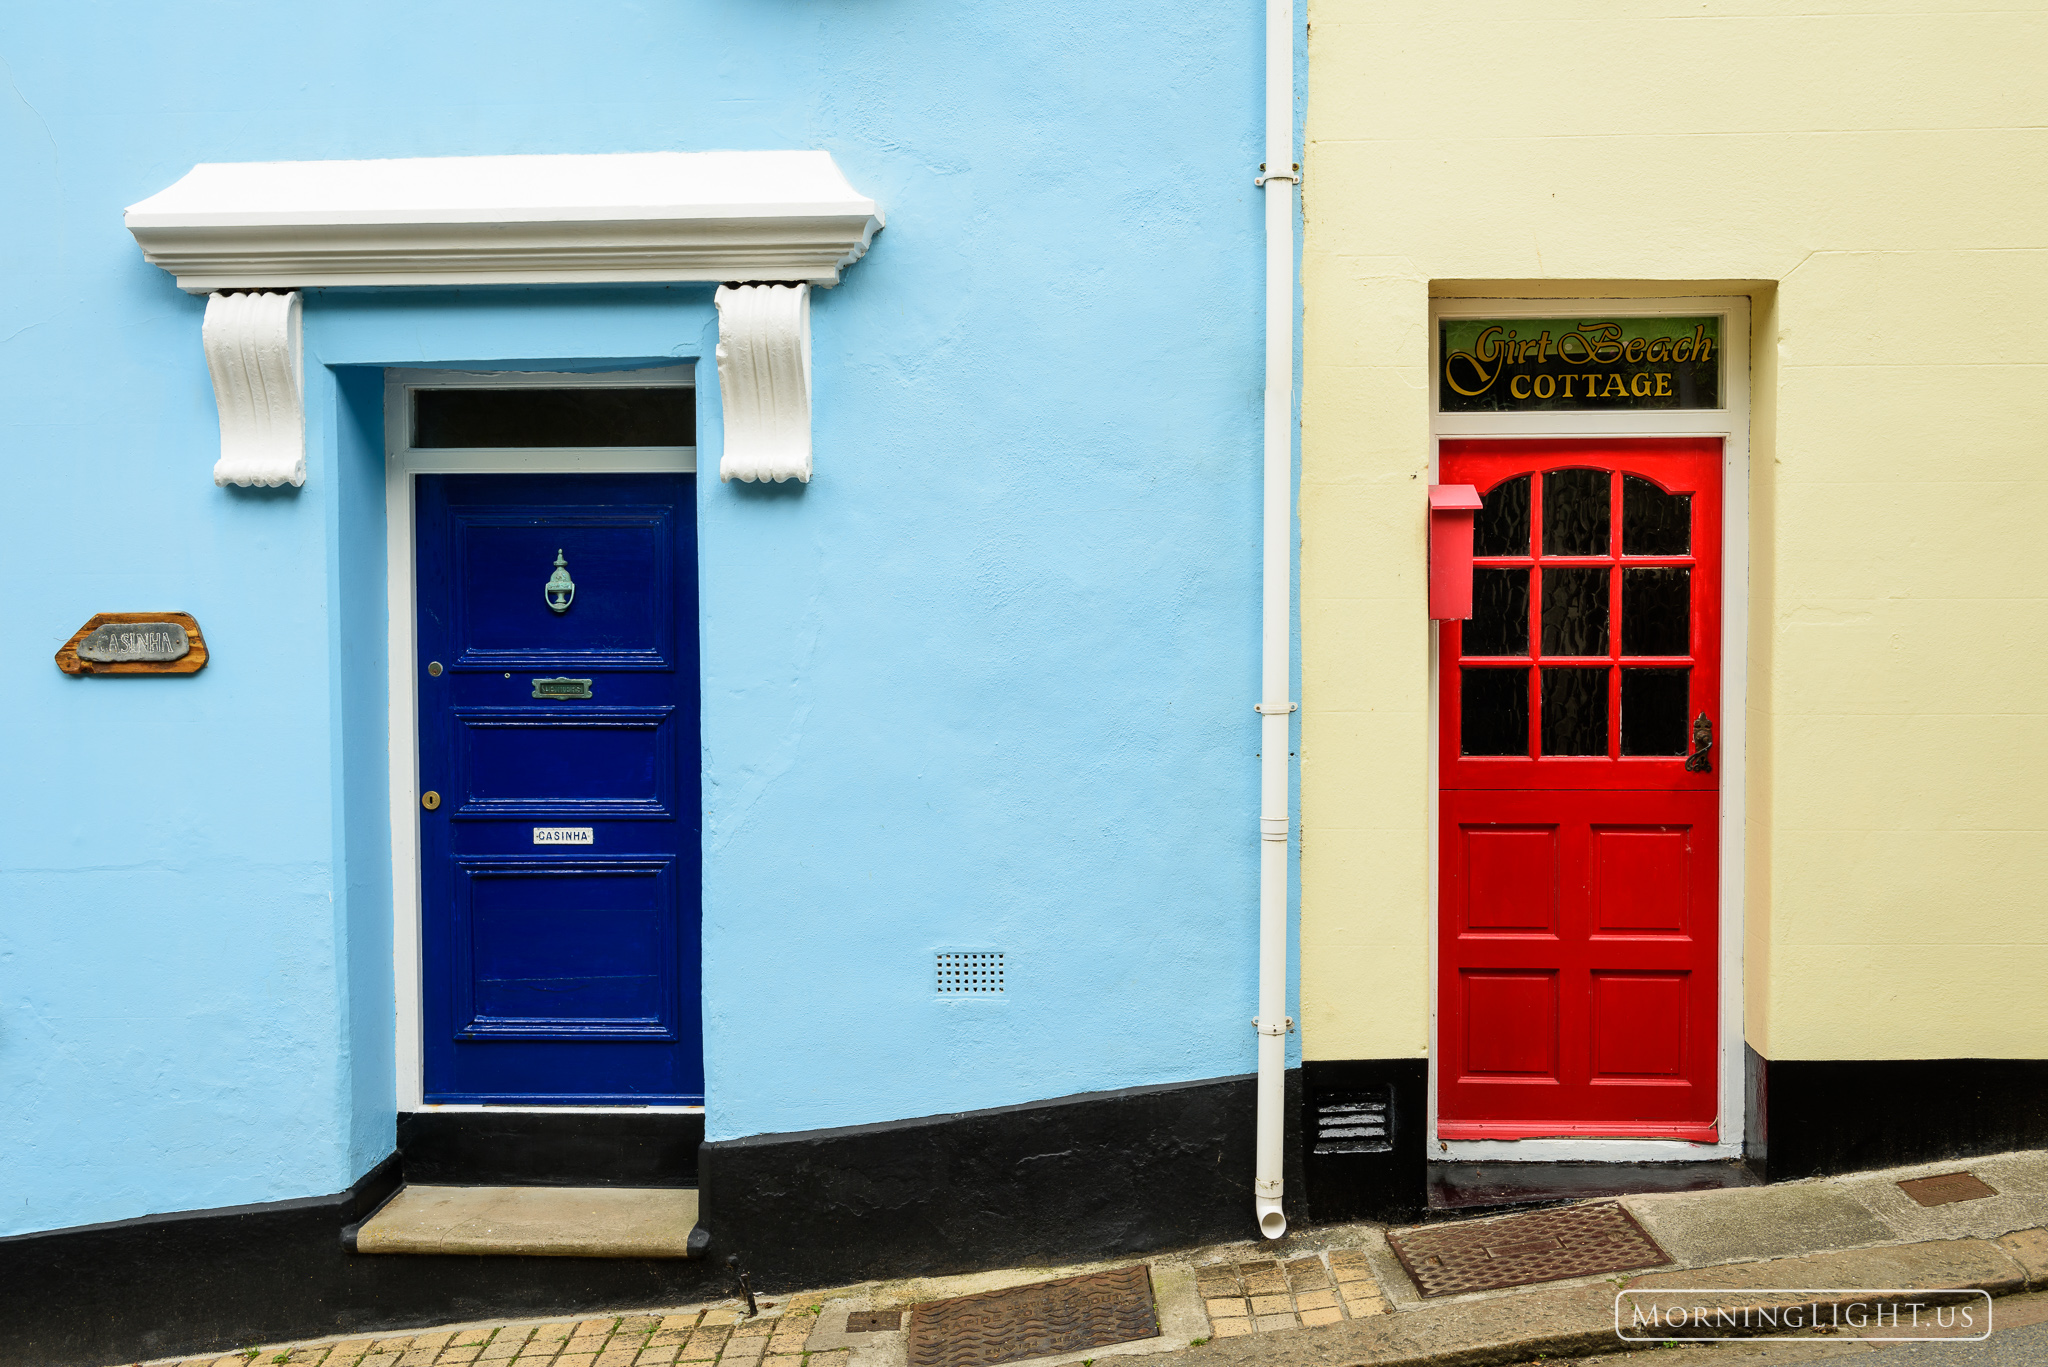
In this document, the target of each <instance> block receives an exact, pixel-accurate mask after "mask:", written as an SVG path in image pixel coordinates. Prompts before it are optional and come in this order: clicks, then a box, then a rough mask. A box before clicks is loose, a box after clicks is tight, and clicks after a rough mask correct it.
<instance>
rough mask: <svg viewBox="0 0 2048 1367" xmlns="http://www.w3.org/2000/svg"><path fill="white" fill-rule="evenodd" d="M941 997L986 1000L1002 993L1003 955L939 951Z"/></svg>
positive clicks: (996, 952)
mask: <svg viewBox="0 0 2048 1367" xmlns="http://www.w3.org/2000/svg"><path fill="white" fill-rule="evenodd" d="M938 969H939V995H940V996H942V997H985V996H988V995H990V994H992V993H998V992H1001V991H1002V990H1003V952H1002V951H1001V950H996V951H994V952H992V953H980V952H974V951H966V952H954V951H950V950H941V951H939V964H938Z"/></svg>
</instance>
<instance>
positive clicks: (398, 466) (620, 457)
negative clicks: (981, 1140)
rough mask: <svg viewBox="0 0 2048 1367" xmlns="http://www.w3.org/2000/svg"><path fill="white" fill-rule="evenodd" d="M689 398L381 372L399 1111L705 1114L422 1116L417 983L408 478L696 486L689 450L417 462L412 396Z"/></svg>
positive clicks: (554, 451) (446, 373) (659, 373)
mask: <svg viewBox="0 0 2048 1367" xmlns="http://www.w3.org/2000/svg"><path fill="white" fill-rule="evenodd" d="M528 386H531V387H544V388H548V389H569V388H593V389H618V388H636V389H637V388H643V387H648V388H651V387H663V388H670V387H673V388H682V389H693V388H695V387H696V373H695V368H694V367H692V366H688V365H680V366H662V367H659V368H651V369H645V370H626V371H619V370H612V371H603V372H599V373H595V374H587V375H586V374H556V373H547V372H541V371H530V370H528V371H471V370H398V369H390V370H386V371H385V372H384V544H385V582H386V585H387V588H388V591H389V595H390V622H391V637H390V644H389V652H388V653H389V656H390V660H391V679H390V723H389V725H390V737H391V794H390V801H391V914H392V927H391V971H392V987H393V995H394V996H395V997H396V999H397V1008H398V1030H397V1054H398V1109H399V1110H400V1111H536V1112H541V1113H544V1114H548V1115H565V1114H574V1113H577V1112H588V1111H603V1112H614V1111H683V1112H690V1111H702V1110H703V1109H704V1108H703V1107H702V1106H483V1105H475V1104H464V1105H433V1106H429V1105H427V1104H426V1101H425V1095H426V1079H425V1075H424V1066H423V1061H422V1040H421V1036H420V1031H421V1029H422V1020H423V1016H422V1004H421V993H422V984H421V981H420V971H421V970H420V916H421V906H420V822H419V753H420V748H419V669H420V666H419V653H418V648H417V640H418V637H417V632H416V627H415V622H414V614H415V610H416V606H417V603H418V597H417V593H416V590H417V585H416V584H415V583H414V581H413V542H414V535H413V476H414V475H431V474H466V475H501V474H678V473H680V474H694V473H695V472H696V469H697V449H696V448H695V447H694V446H630V447H628V446H611V447H588V448H580V447H545V448H516V449H500V448H493V449H463V450H420V449H417V448H415V447H414V446H413V444H412V404H411V402H410V393H411V391H412V390H415V389H513V388H520V387H528Z"/></svg>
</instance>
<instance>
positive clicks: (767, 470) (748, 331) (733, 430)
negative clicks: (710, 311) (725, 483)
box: [714, 285, 811, 483]
mask: <svg viewBox="0 0 2048 1367" xmlns="http://www.w3.org/2000/svg"><path fill="white" fill-rule="evenodd" d="M714 297H715V298H716V299H717V301H718V399H719V403H720V405H721V406H722V407H723V408H724V409H725V451H724V454H722V455H721V456H720V457H719V461H718V477H719V478H720V479H739V480H747V481H753V480H757V479H758V480H774V481H775V482H777V483H781V482H782V481H783V480H786V479H794V480H798V481H801V482H803V483H809V482H810V478H811V287H810V286H809V285H738V286H729V285H728V286H720V287H719V290H718V293H717V295H716V296H714Z"/></svg>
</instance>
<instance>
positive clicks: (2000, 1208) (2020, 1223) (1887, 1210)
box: [1834, 1164, 2048, 1240]
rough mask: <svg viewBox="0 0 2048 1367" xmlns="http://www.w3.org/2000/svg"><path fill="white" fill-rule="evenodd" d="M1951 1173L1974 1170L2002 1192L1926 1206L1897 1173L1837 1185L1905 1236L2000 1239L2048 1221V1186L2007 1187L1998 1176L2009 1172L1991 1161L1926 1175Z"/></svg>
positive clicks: (1961, 1165) (2008, 1185) (1949, 1166)
mask: <svg viewBox="0 0 2048 1367" xmlns="http://www.w3.org/2000/svg"><path fill="white" fill-rule="evenodd" d="M1951 1172H1968V1173H1974V1174H1976V1175H1977V1176H1978V1177H1980V1178H1982V1179H1984V1180H1985V1181H1986V1182H1988V1183H1990V1185H1991V1186H1992V1187H1993V1188H1995V1189H1996V1190H1997V1193H1998V1194H1997V1195H1995V1196H1985V1197H1981V1198H1979V1199H1976V1200H1972V1201H1951V1202H1948V1203H1947V1204H1945V1205H1939V1206H1923V1205H1921V1204H1920V1203H1919V1202H1918V1201H1915V1200H1914V1199H1913V1198H1912V1197H1911V1196H1908V1195H1907V1194H1906V1193H1905V1192H1903V1191H1901V1190H1900V1189H1899V1181H1900V1180H1902V1179H1900V1178H1898V1177H1897V1176H1896V1175H1895V1174H1892V1173H1885V1174H1884V1175H1883V1176H1880V1177H1876V1178H1862V1179H1851V1178H1843V1179H1837V1181H1836V1182H1835V1184H1834V1185H1836V1186H1837V1187H1839V1188H1840V1189H1841V1190H1842V1191H1845V1192H1847V1193H1848V1194H1849V1195H1851V1196H1853V1197H1855V1198H1856V1200H1857V1201H1859V1202H1861V1203H1862V1205H1863V1206H1864V1207H1865V1208H1866V1209H1867V1210H1869V1211H1870V1212H1871V1213H1872V1214H1873V1215H1875V1216H1877V1217H1878V1219H1880V1220H1882V1221H1883V1222H1884V1223H1885V1224H1886V1225H1888V1226H1890V1227H1891V1228H1892V1229H1894V1230H1896V1231H1898V1235H1899V1237H1900V1238H1903V1239H1913V1240H1927V1239H1957V1238H1978V1239H1995V1238H1997V1237H1998V1236H1999V1235H2001V1234H2006V1233H2010V1232H2011V1231H2013V1230H2015V1229H2030V1228H2032V1227H2034V1226H2036V1225H2044V1224H2048V1190H2030V1189H2024V1188H2022V1189H2015V1188H2014V1187H2013V1186H2012V1185H2010V1184H2009V1183H2008V1184H2007V1185H2001V1184H2000V1182H1999V1180H1998V1179H1999V1178H2001V1177H2004V1176H2005V1174H2004V1173H1999V1172H1993V1171H1991V1170H1990V1168H1989V1166H1988V1165H1986V1167H1985V1168H1984V1170H1982V1171H1980V1170H1979V1169H1978V1167H1977V1166H1975V1165H1964V1164H1950V1165H1947V1166H1944V1167H1941V1168H1937V1169H1935V1170H1934V1171H1932V1172H1929V1173H1927V1174H1925V1175H1926V1176H1929V1177H1935V1176H1940V1175H1943V1174H1945V1173H1951ZM1903 1180H1908V1181H1910V1180H1912V1179H1910V1178H1908V1179H1903Z"/></svg>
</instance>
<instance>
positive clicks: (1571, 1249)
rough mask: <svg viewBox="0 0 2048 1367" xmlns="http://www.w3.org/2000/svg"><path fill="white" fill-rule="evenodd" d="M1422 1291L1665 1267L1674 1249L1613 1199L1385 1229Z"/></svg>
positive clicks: (1444, 1292)
mask: <svg viewBox="0 0 2048 1367" xmlns="http://www.w3.org/2000/svg"><path fill="white" fill-rule="evenodd" d="M1387 1242H1388V1243H1389V1244H1391V1245H1392V1246H1393V1249H1394V1256H1395V1257H1397V1258H1399V1259H1400V1260H1401V1266H1402V1267H1405V1268H1407V1269H1408V1275H1409V1276H1410V1277H1413V1278H1414V1279H1415V1285H1416V1286H1417V1287H1419V1288H1421V1291H1422V1294H1423V1295H1425V1296H1455V1295H1459V1294H1461V1293H1463V1292H1467V1291H1498V1290H1500V1289H1501V1288H1503V1287H1509V1286H1531V1285H1534V1284H1535V1283H1537V1282H1555V1281H1562V1280H1564V1279H1565V1278H1566V1277H1590V1276H1594V1275H1596V1274H1598V1273H1602V1272H1629V1271H1633V1270H1635V1269H1637V1268H1643V1267H1663V1266H1666V1265H1667V1264H1669V1263H1670V1261H1671V1255H1670V1254H1668V1253H1666V1252H1665V1251H1664V1250H1663V1249H1661V1248H1659V1247H1657V1243H1656V1241H1655V1240H1654V1239H1652V1238H1651V1237H1650V1236H1649V1235H1647V1234H1645V1233H1644V1232H1643V1227H1642V1226H1641V1225H1639V1224H1637V1223H1636V1222H1635V1217H1634V1216H1632V1215H1630V1214H1629V1213H1628V1212H1627V1211H1626V1210H1623V1209H1622V1208H1621V1207H1620V1206H1618V1205H1616V1204H1614V1203H1613V1202H1611V1201H1609V1202H1604V1203H1601V1204H1598V1205H1584V1206H1568V1207H1566V1208H1565V1209H1563V1210H1542V1211H1532V1212H1531V1213H1529V1214H1527V1215H1508V1216H1503V1217H1502V1218H1500V1219H1497V1220H1470V1221H1465V1222H1462V1223H1459V1224H1452V1225H1423V1226H1421V1227H1419V1228H1416V1229H1404V1230H1399V1231H1397V1232H1394V1233H1390V1234H1388V1235H1387Z"/></svg>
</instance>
